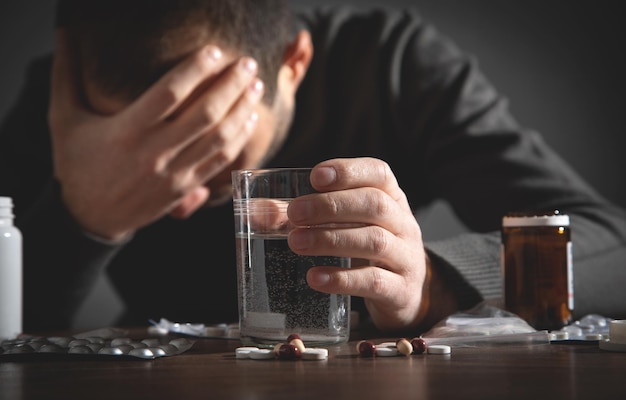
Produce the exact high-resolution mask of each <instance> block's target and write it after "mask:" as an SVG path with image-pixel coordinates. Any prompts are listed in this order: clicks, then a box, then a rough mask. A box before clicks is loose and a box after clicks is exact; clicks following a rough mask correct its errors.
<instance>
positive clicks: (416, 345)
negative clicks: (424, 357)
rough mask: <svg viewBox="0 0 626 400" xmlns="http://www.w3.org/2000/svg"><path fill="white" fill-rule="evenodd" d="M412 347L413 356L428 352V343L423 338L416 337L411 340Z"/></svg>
mask: <svg viewBox="0 0 626 400" xmlns="http://www.w3.org/2000/svg"><path fill="white" fill-rule="evenodd" d="M411 346H413V354H424V352H426V347H427V346H426V341H424V339H422V338H419V337H416V338H413V339H411Z"/></svg>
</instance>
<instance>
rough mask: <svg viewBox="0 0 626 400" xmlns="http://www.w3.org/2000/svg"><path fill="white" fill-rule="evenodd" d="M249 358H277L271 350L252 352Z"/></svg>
mask: <svg viewBox="0 0 626 400" xmlns="http://www.w3.org/2000/svg"><path fill="white" fill-rule="evenodd" d="M249 356H250V358H251V359H252V360H271V359H272V358H275V357H276V355H275V354H274V352H273V351H272V350H270V349H255V350H250V354H249Z"/></svg>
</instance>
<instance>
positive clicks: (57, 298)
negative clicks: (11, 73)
mask: <svg viewBox="0 0 626 400" xmlns="http://www.w3.org/2000/svg"><path fill="white" fill-rule="evenodd" d="M50 61H51V60H50V58H49V57H48V58H44V59H39V60H36V61H35V62H34V63H33V64H32V65H31V66H30V68H29V70H28V74H27V77H26V82H25V85H24V87H23V89H22V91H21V93H20V96H19V98H18V99H17V102H16V103H15V105H14V106H13V107H12V109H11V110H10V111H9V113H8V114H7V115H6V116H5V118H4V120H3V123H2V126H1V128H0V143H2V146H0V193H1V194H2V195H3V196H11V197H12V198H13V200H14V203H15V214H16V219H15V221H16V225H17V227H18V228H19V229H20V230H21V232H22V235H23V238H24V239H23V262H24V265H23V276H24V278H23V279H24V330H25V331H37V330H51V329H63V328H67V327H69V326H70V324H71V322H72V319H73V316H74V315H75V313H76V312H77V311H78V309H79V307H80V306H81V304H82V302H83V301H84V300H85V299H86V297H87V295H88V294H89V292H90V291H91V289H92V288H93V286H94V284H95V282H96V279H97V277H98V274H99V273H100V272H101V271H102V269H103V268H104V267H105V266H106V264H107V263H108V261H109V260H110V259H111V258H112V257H113V256H114V255H115V254H116V252H117V251H118V250H119V248H120V247H121V246H122V245H113V244H108V243H104V242H100V241H98V240H96V239H94V238H91V237H89V236H87V235H85V234H84V233H83V232H82V230H81V229H80V227H79V226H78V225H77V224H75V222H74V220H73V219H72V217H71V216H70V214H69V213H68V211H67V209H66V208H65V206H64V204H63V202H62V201H61V197H60V191H59V187H58V184H57V182H56V181H55V180H54V178H53V171H52V161H51V147H50V139H49V132H48V125H47V120H46V115H47V108H48V93H49V74H50V65H51V62H50Z"/></svg>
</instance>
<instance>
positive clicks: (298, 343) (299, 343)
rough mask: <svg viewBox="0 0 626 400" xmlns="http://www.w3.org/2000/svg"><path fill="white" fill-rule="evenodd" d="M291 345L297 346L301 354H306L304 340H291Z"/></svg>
mask: <svg viewBox="0 0 626 400" xmlns="http://www.w3.org/2000/svg"><path fill="white" fill-rule="evenodd" d="M289 344H291V345H293V346H296V347H297V348H298V350H300V353H302V352H304V350H306V347H305V346H304V342H303V341H302V339H298V338H295V339H291V340H290V341H289Z"/></svg>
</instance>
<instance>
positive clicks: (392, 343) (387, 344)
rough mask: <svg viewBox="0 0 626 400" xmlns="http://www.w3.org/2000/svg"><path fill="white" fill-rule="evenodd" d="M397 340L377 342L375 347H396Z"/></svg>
mask: <svg viewBox="0 0 626 400" xmlns="http://www.w3.org/2000/svg"><path fill="white" fill-rule="evenodd" d="M396 343H397V342H382V343H379V344H377V345H376V346H377V347H396Z"/></svg>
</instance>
